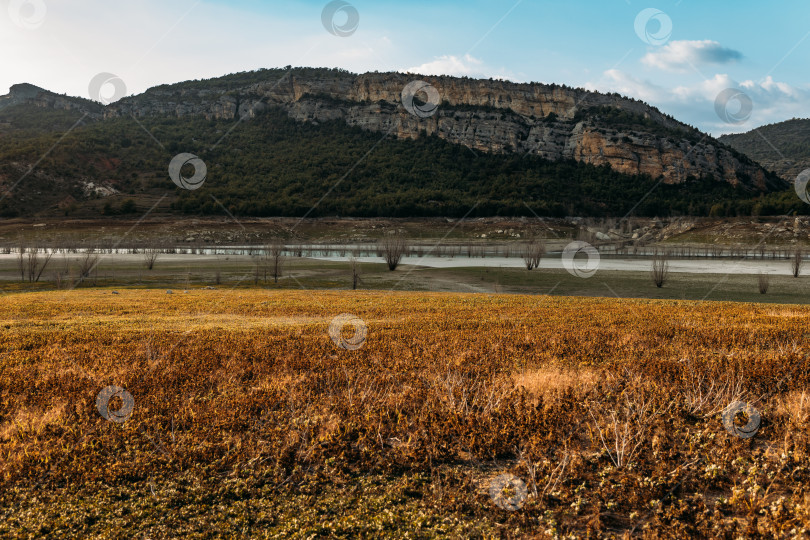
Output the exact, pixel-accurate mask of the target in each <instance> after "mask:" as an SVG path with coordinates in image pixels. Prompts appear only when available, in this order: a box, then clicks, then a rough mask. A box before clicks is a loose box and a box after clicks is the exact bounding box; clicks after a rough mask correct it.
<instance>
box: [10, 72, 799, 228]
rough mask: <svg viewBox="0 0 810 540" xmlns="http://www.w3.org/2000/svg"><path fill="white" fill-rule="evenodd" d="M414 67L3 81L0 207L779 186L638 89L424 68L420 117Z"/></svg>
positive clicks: (678, 201)
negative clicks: (71, 91)
mask: <svg viewBox="0 0 810 540" xmlns="http://www.w3.org/2000/svg"><path fill="white" fill-rule="evenodd" d="M417 78H418V77H415V76H410V75H402V74H398V73H389V74H377V73H374V74H366V75H353V74H350V73H347V72H345V71H340V70H328V69H295V70H291V69H286V70H262V71H258V72H250V73H240V74H235V75H228V76H225V77H221V78H218V79H212V80H206V81H190V82H186V83H180V84H175V85H170V86H159V87H156V88H153V89H150V90H148V91H147V92H145V93H144V94H141V95H138V96H133V97H130V98H125V99H123V100H121V101H119V102H117V103H115V104H113V105H109V106H106V107H103V106H101V105H100V104H96V103H93V102H89V101H87V100H83V99H79V98H68V97H65V96H58V95H57V94H53V93H51V92H47V91H44V90H42V89H38V88H36V87H33V86H31V85H17V86H15V87H14V88H12V92H11V94H9V96H6V97H4V98H0V186H3V187H5V189H6V190H8V191H7V194H6V196H5V197H4V199H3V201H2V202H0V213H2V214H3V215H19V214H21V213H22V214H25V213H38V212H53V211H55V209H57V208H59V209H60V211H61V210H68V211H76V209H77V208H78V212H79V213H81V212H89V213H91V214H94V215H98V213H99V212H100V211H103V210H104V207H105V206H107V210H106V211H107V213H111V211H112V212H114V211H115V210H116V209H117V208H118V205H119V204H120V201H117V200H116V198H117V199H120V198H122V197H124V195H122V194H126V195H127V196H132V197H134V198H136V199H137V198H138V197H140V196H142V195H160V194H167V197H168V198H167V200H168V201H169V202H171V203H172V207H171V208H172V209H173V210H174V211H183V212H189V213H197V212H203V213H218V212H221V211H222V210H221V206H220V204H223V205H225V206H226V207H227V208H228V209H229V210H230V211H232V212H237V213H241V214H245V215H247V214H249V215H303V214H305V213H307V212H308V211H310V210H311V209H313V208H315V210H314V212H313V213H311V214H310V215H313V216H316V215H334V214H336V213H337V214H341V215H355V216H367V215H375V216H376V215H391V216H397V215H403V216H404V215H409V216H421V215H448V216H453V215H464V214H465V213H466V212H468V211H470V209H471V208H473V207H475V210H474V211H473V215H493V214H507V215H515V214H522V215H531V211H529V210H527V208H526V207H525V204H524V203H528V204H531V206H532V209H533V210H534V211H536V212H538V213H541V214H547V215H562V214H581V215H624V214H625V213H627V212H630V211H633V212H634V213H636V214H642V215H644V214H647V215H654V214H666V213H690V214H706V213H708V212H709V210H710V208H711V207H712V206H714V205H716V204H718V203H720V202H724V203H725V204H726V205H731V208H732V210H731V211H732V212H741V213H747V212H748V211H750V208H751V207H752V204H751V203H750V200H751V199H752V198H753V197H755V196H757V195H759V194H763V193H769V192H772V191H779V190H782V189H785V187H786V183H785V182H784V181H782V180H781V179H779V178H778V177H777V176H776V175H773V174H770V173H768V172H767V171H765V170H764V169H762V167H760V166H759V165H758V164H756V163H754V162H753V161H751V160H750V159H748V158H747V157H745V156H743V155H741V154H739V153H737V152H736V151H735V150H733V149H730V148H727V147H725V146H724V145H722V144H721V143H719V142H718V141H716V140H714V139H712V138H711V137H709V136H708V135H704V134H702V133H700V132H698V131H697V130H695V129H694V128H691V127H689V126H686V125H684V124H681V123H679V122H677V121H676V120H674V119H672V118H671V117H668V116H666V115H664V114H662V113H661V112H660V111H658V110H656V109H654V108H653V107H650V106H649V105H646V104H644V103H642V102H638V101H635V100H630V99H626V98H622V97H621V96H618V95H609V96H608V95H602V94H598V93H594V92H586V91H584V90H575V89H571V88H567V87H561V86H554V85H540V84H514V83H508V82H503V81H485V80H484V81H476V80H472V79H466V78H462V79H458V78H451V77H424V78H423V79H424V80H425V81H427V82H429V83H430V84H432V85H433V86H434V87H435V88H437V90H438V92H439V95H440V96H441V105H440V107H439V110H438V112H437V113H436V114H435V115H433V116H429V117H426V118H419V117H417V116H416V115H413V114H410V113H408V112H407V111H406V110H405V107H403V105H402V103H401V95H402V89H403V87H405V85H407V84H408V82H409V81H412V80H414V79H417ZM66 133H67V134H66ZM383 135H385V136H383ZM57 143H58V144H57ZM465 147H466V148H465ZM180 152H191V153H195V154H197V155H199V156H200V157H201V158H202V159H203V160H204V161H205V162H206V164H207V166H208V170H209V176H208V180H207V182H206V189H205V190H199V191H197V192H184V191H183V190H179V189H175V187H174V185H173V184H172V183H171V182H170V181H169V180H168V178H167V174H166V169H167V166H168V163H169V161H170V160H171V158H172V157H173V156H174V155H176V154H177V153H180ZM43 155H44V156H46V157H45V159H41V158H42V156H43ZM32 165H36V167H35V168H33V170H31V171H30V172H29V169H31V167H32ZM20 178H23V179H24V180H23V181H20ZM656 186H658V187H656ZM654 187H655V189H653V188H654ZM650 191H652V194H651V195H649V196H647V197H645V194H646V193H648V192H650ZM326 194H328V195H329V196H328V197H325V198H324V195H326ZM212 195H213V196H214V197H212ZM108 197H112V199H109V201H112V203H111V204H106V202H99V200H100V199H105V198H108ZM319 201H320V202H319ZM639 201H641V204H640V205H639V206H636V203H638V202H639ZM476 205H477V206H476ZM128 208H129V209H130V210H131V209H132V208H131V206H130V207H128ZM726 211H729V210H728V209H727V210H726Z"/></svg>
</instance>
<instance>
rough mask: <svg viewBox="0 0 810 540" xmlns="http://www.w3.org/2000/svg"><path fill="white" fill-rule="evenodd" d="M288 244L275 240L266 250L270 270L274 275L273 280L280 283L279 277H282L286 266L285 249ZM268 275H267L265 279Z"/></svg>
mask: <svg viewBox="0 0 810 540" xmlns="http://www.w3.org/2000/svg"><path fill="white" fill-rule="evenodd" d="M285 249H286V246H285V245H284V242H283V241H281V240H278V239H276V240H273V241H272V242H271V243H270V245H269V246H267V249H266V250H265V253H266V256H267V257H268V259H269V261H270V270H271V274H272V276H273V282H274V283H278V278H280V277H281V270H282V267H283V266H284V250H285ZM266 280H267V277H265V281H266Z"/></svg>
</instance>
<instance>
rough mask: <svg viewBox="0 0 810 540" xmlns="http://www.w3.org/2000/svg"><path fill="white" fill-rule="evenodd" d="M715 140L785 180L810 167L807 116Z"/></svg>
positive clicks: (809, 123) (808, 123) (809, 137)
mask: <svg viewBox="0 0 810 540" xmlns="http://www.w3.org/2000/svg"><path fill="white" fill-rule="evenodd" d="M719 140H720V141H721V142H722V143H724V144H727V145H728V146H730V147H732V148H735V149H737V150H738V151H739V152H743V153H745V154H747V155H749V156H750V157H751V158H752V159H756V161H757V162H759V163H760V164H761V165H763V166H764V167H765V168H767V169H769V170H771V171H773V172H774V173H776V174H778V175H779V176H780V177H782V178H783V179H784V180H786V181H788V182H791V183H792V182H793V181H795V179H796V177H797V176H798V175H799V173H801V172H802V171H804V170H805V169H808V168H810V119H807V118H792V119H790V120H785V121H783V122H776V123H773V124H767V125H764V126H760V127H758V128H755V129H753V130H751V131H749V132H746V133H739V134H734V135H723V136H722V137H720V138H719Z"/></svg>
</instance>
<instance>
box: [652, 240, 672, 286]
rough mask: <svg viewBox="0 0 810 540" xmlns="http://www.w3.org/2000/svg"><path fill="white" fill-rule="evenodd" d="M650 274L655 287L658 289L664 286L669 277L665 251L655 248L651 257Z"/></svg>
mask: <svg viewBox="0 0 810 540" xmlns="http://www.w3.org/2000/svg"><path fill="white" fill-rule="evenodd" d="M650 276H651V277H652V280H653V283H655V286H656V287H658V288H659V289H660V288H661V287H663V286H664V283H666V281H667V278H668V277H669V255H668V254H667V252H665V251H658V250H657V249H656V250H655V252H654V253H653V258H652V267H651V268H650Z"/></svg>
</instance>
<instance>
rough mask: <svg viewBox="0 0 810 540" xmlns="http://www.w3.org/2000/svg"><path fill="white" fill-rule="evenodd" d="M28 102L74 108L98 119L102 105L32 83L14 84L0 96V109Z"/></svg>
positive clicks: (35, 104) (68, 109) (47, 106)
mask: <svg viewBox="0 0 810 540" xmlns="http://www.w3.org/2000/svg"><path fill="white" fill-rule="evenodd" d="M21 104H30V105H34V106H36V107H42V108H45V109H56V110H67V111H70V110H75V111H79V112H82V113H84V114H87V116H89V117H90V118H92V119H100V118H101V117H102V116H103V113H104V106H103V105H101V104H99V103H95V102H93V101H90V100H88V99H82V98H75V97H69V96H62V95H59V94H54V93H53V92H49V91H47V90H45V89H43V88H40V87H38V86H34V85H33V84H27V83H23V84H15V85H14V86H12V87H11V88H10V89H9V93H8V95H5V96H0V110H2V109H4V108H6V107H11V106H13V105H21Z"/></svg>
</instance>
